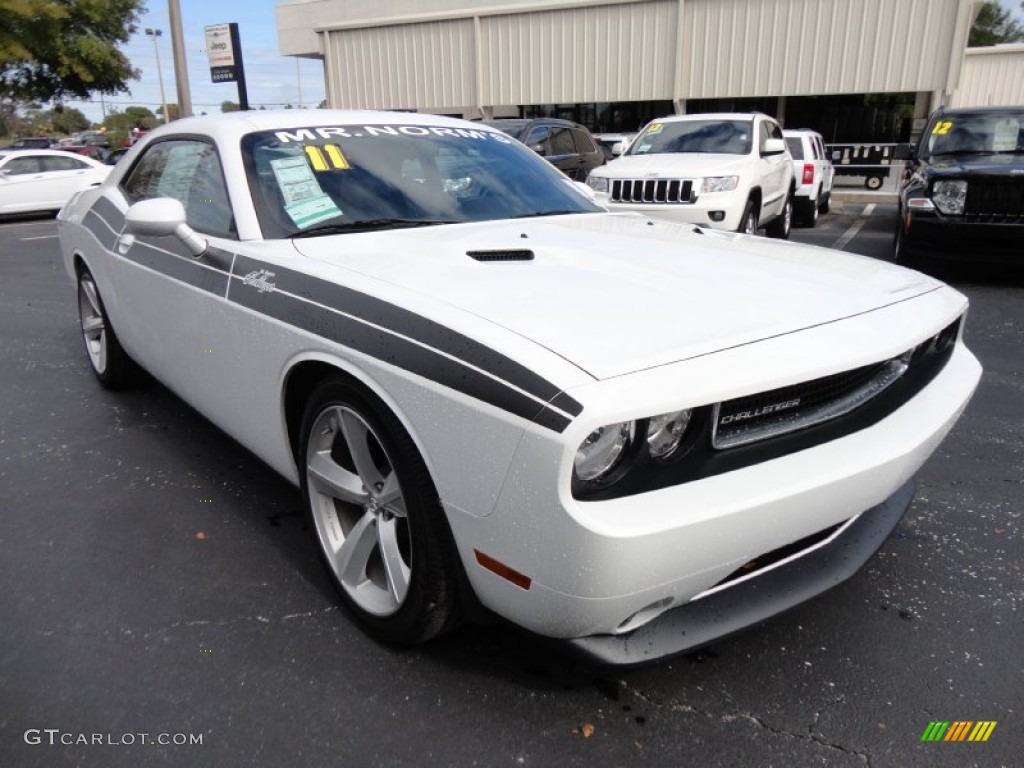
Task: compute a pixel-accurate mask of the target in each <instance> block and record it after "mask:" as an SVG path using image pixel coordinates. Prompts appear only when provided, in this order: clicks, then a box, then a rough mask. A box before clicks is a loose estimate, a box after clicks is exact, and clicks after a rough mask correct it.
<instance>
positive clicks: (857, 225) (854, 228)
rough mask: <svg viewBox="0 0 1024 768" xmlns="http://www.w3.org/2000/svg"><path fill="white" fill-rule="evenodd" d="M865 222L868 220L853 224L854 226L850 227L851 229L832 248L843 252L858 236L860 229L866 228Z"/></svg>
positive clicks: (859, 220) (857, 221) (860, 220)
mask: <svg viewBox="0 0 1024 768" xmlns="http://www.w3.org/2000/svg"><path fill="white" fill-rule="evenodd" d="M865 221H867V219H857V220H856V221H855V222H853V224H851V225H850V228H849V229H847V230H846V231H845V232H844V233H843V234H842V235H840V237H839V239H837V240H836V241H835V242H834V243H832V247H833V248H835V249H836V250H837V251H841V250H843V248H845V247H846V245H847V244H848V243H849V242H850V241H851V240H853V238H855V237H856V236H857V233H858V232H860V228H861V227H863V226H864V222H865Z"/></svg>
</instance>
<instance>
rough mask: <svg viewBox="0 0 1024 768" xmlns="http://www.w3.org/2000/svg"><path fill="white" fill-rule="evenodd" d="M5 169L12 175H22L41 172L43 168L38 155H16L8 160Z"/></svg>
mask: <svg viewBox="0 0 1024 768" xmlns="http://www.w3.org/2000/svg"><path fill="white" fill-rule="evenodd" d="M4 170H5V171H7V173H8V174H10V175H11V176H22V175H25V174H28V173H39V172H40V171H42V168H41V167H40V165H39V158H38V157H14V158H11V159H10V160H8V161H7V165H5V166H4Z"/></svg>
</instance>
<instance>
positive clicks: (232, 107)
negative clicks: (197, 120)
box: [220, 101, 241, 112]
mask: <svg viewBox="0 0 1024 768" xmlns="http://www.w3.org/2000/svg"><path fill="white" fill-rule="evenodd" d="M240 109H241V107H240V106H239V105H238V103H237V102H234V101H222V102H221V103H220V111H221V112H237V111H238V110H240Z"/></svg>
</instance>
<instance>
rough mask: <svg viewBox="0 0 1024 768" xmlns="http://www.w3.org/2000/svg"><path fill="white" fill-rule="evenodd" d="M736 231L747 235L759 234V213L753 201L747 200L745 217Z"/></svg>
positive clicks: (744, 209)
mask: <svg viewBox="0 0 1024 768" xmlns="http://www.w3.org/2000/svg"><path fill="white" fill-rule="evenodd" d="M736 231H737V232H739V233H740V234H746V235H755V234H757V211H755V210H754V201H753V200H747V204H746V206H745V207H744V208H743V216H742V218H740V225H739V227H737V228H736Z"/></svg>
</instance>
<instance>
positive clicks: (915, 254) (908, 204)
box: [895, 107, 1024, 267]
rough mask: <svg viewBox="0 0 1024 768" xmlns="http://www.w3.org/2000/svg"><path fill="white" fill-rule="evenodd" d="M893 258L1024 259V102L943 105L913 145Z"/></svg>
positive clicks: (915, 262) (911, 261)
mask: <svg viewBox="0 0 1024 768" xmlns="http://www.w3.org/2000/svg"><path fill="white" fill-rule="evenodd" d="M899 216H900V220H899V223H898V225H897V227H896V239H895V251H896V252H895V257H896V261H898V262H901V263H903V264H905V265H907V266H912V267H920V266H923V264H924V262H925V260H926V259H932V258H956V259H962V260H965V261H972V262H1003V263H1009V262H1014V263H1021V262H1024V246H1022V243H1024V107H978V108H964V109H940V110H939V111H938V112H936V113H935V114H933V115H932V116H931V117H930V118H929V120H928V125H927V127H926V128H925V131H924V134H923V135H922V136H921V140H920V142H919V143H918V145H917V147H916V148H914V150H913V151H912V152H911V157H910V160H909V162H908V164H907V170H906V174H905V176H904V181H903V186H902V188H901V189H900V197H899Z"/></svg>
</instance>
